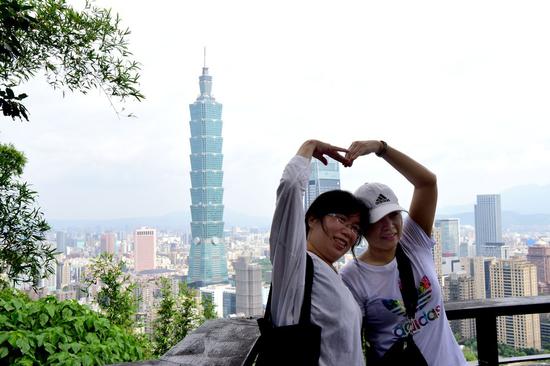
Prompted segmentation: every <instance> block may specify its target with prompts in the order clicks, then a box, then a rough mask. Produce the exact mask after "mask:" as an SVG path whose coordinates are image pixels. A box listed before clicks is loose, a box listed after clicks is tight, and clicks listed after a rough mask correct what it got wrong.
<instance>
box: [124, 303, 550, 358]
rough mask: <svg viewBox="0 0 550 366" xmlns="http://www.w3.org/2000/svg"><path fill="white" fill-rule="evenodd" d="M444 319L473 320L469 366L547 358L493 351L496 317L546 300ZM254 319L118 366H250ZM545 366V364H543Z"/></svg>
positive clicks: (210, 324) (549, 308)
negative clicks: (474, 349)
mask: <svg viewBox="0 0 550 366" xmlns="http://www.w3.org/2000/svg"><path fill="white" fill-rule="evenodd" d="M445 308H446V313H447V317H448V318H449V320H453V319H467V318H474V319H475V320H476V328H477V349H478V361H475V362H470V363H469V364H470V365H480V366H497V365H503V364H513V363H518V364H520V363H521V364H522V365H542V364H543V363H539V362H540V361H542V360H549V359H550V355H548V354H546V355H535V356H525V357H511V358H502V357H499V355H498V348H497V345H498V344H497V321H496V318H497V317H498V316H506V315H518V314H536V313H550V296H533V297H514V298H502V299H486V300H470V301H462V302H454V303H447V304H445ZM259 335H260V334H259V329H258V325H257V322H256V319H250V318H248V319H244V318H238V319H214V320H209V321H207V322H206V323H204V324H203V325H202V326H201V327H199V328H198V329H196V330H195V331H194V332H193V333H191V334H189V335H188V336H187V337H185V339H183V340H182V341H181V342H179V343H178V344H177V345H176V346H174V347H173V348H172V349H171V350H170V351H168V352H167V353H166V354H165V355H164V356H162V357H161V358H160V359H158V360H152V361H140V362H133V363H132V362H131V363H124V364H118V365H120V366H122V365H124V366H130V365H135V366H149V365H150V366H251V365H253V360H254V358H255V356H256V352H257V351H256V349H255V347H254V346H255V344H256V340H257V338H258V336H259ZM544 364H545V365H548V363H544Z"/></svg>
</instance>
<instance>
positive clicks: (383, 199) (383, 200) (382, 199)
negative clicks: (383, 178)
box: [374, 193, 390, 205]
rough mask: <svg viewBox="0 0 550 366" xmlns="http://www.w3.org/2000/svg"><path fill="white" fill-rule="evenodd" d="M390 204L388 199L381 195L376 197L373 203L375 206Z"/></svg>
mask: <svg viewBox="0 0 550 366" xmlns="http://www.w3.org/2000/svg"><path fill="white" fill-rule="evenodd" d="M386 202H390V200H389V199H388V197H386V196H384V195H383V194H382V193H380V194H379V195H378V198H376V201H375V202H374V203H375V204H376V205H379V204H381V203H386Z"/></svg>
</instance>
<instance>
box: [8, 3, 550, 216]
mask: <svg viewBox="0 0 550 366" xmlns="http://www.w3.org/2000/svg"><path fill="white" fill-rule="evenodd" d="M98 4H100V5H104V6H107V7H112V8H113V11H115V12H118V13H119V14H120V16H121V18H122V20H123V24H124V25H126V26H128V27H130V29H131V30H132V34H131V36H130V48H131V50H132V51H133V52H134V55H135V57H136V59H137V60H139V61H140V62H141V63H142V65H143V67H142V84H141V85H142V91H143V93H144V94H145V95H146V97H147V99H146V100H145V101H143V102H142V103H140V104H137V103H128V104H126V109H127V110H128V111H131V112H133V113H134V114H136V115H137V116H138V118H121V119H119V118H117V116H116V114H115V113H114V112H113V110H112V109H111V107H110V105H109V103H108V101H107V99H106V98H105V97H104V96H102V95H101V94H100V93H99V92H97V93H91V94H90V95H87V96H81V95H67V96H66V97H65V98H63V97H62V95H61V93H60V92H58V91H54V90H52V89H50V88H49V87H48V86H47V85H46V84H45V82H43V81H42V80H39V79H37V80H35V81H33V82H32V83H31V84H28V85H27V86H26V87H25V90H24V91H25V92H27V93H28V94H29V95H30V97H29V98H28V102H27V104H28V107H29V109H30V111H31V122H29V123H20V122H12V121H11V120H7V119H4V121H2V127H1V128H0V141H1V142H4V143H5V142H11V143H13V144H14V145H15V146H16V147H17V148H19V149H20V150H22V151H24V152H25V153H26V155H27V157H28V159H29V162H28V164H27V168H26V172H25V179H27V180H28V181H29V182H31V183H32V184H33V185H34V187H35V189H36V190H37V191H38V192H39V194H40V204H41V206H42V208H43V209H44V211H45V212H46V214H47V217H48V218H57V219H69V218H75V219H81V218H117V217H134V216H148V215H161V214H165V213H170V212H173V211H179V210H187V209H188V207H189V204H190V197H189V187H190V179H189V169H190V164H189V154H190V147H189V136H190V132H189V119H190V117H189V107H188V104H190V103H192V102H193V101H194V100H195V98H196V97H197V95H198V91H199V89H198V76H199V74H200V73H201V68H202V64H203V46H206V47H207V66H208V67H209V68H210V74H211V75H213V78H214V79H213V94H214V96H215V97H216V98H217V100H218V101H219V102H221V103H223V105H224V111H223V121H224V129H223V135H224V146H223V152H224V155H225V160H224V171H225V178H224V187H225V197H224V203H225V205H226V207H227V208H228V209H231V210H233V211H239V212H243V213H248V214H257V215H259V216H266V217H269V216H271V212H272V210H273V207H274V198H275V189H276V186H277V183H278V180H279V177H280V174H281V172H282V169H283V167H284V165H285V163H286V162H287V161H288V159H289V158H290V157H291V156H292V155H293V154H294V153H295V151H296V149H297V148H298V146H299V145H300V143H301V142H302V141H304V140H305V139H308V138H317V139H321V140H326V141H328V142H330V143H333V144H335V145H341V146H344V147H346V146H348V145H349V144H350V143H351V142H352V141H353V140H357V139H384V140H386V141H387V142H388V143H389V144H390V145H392V146H394V147H396V148H398V149H400V150H402V151H403V152H405V153H408V154H409V155H411V156H412V157H414V158H416V159H417V160H419V161H420V162H421V163H423V164H424V165H426V166H427V167H429V168H430V169H431V170H432V171H433V172H435V173H436V174H437V176H438V179H439V190H440V199H439V206H440V207H441V206H448V205H455V204H473V203H474V201H475V195H476V194H480V193H498V192H501V191H502V190H504V189H507V188H509V187H512V186H516V185H522V184H532V183H535V184H544V185H546V184H550V169H549V167H550V134H549V133H548V132H549V117H550V108H549V105H550V104H549V100H550V22H549V21H548V19H550V2H547V1H529V2H518V1H479V0H477V1H460V2H448V1H423V2H411V1H376V2H374V1H347V0H346V1H338V2H335V1H331V2H327V1H296V0H294V1H286V0H284V1H276V2H265V1H258V0H255V1H242V0H233V1H161V0H158V1H155V2H152V1H135V0H133V1H130V0H117V1H106V0H105V1H98ZM21 91H23V88H21ZM341 180H342V187H343V188H344V189H348V190H352V191H353V190H355V188H356V187H357V186H359V185H360V184H362V183H363V182H365V181H382V182H385V183H387V184H389V185H390V186H392V187H393V188H394V189H395V191H396V193H397V194H398V196H399V197H400V198H401V200H402V203H403V204H404V205H408V201H409V200H410V195H411V193H412V189H411V187H410V186H409V185H408V183H407V182H406V181H405V180H404V178H402V177H401V176H400V175H399V174H398V173H396V172H395V171H393V170H392V169H391V168H389V167H388V166H387V164H385V163H384V162H383V161H382V160H380V159H378V158H376V157H375V156H368V157H364V158H362V159H360V160H358V161H356V163H355V165H354V166H353V167H352V168H351V169H343V170H342V172H341Z"/></svg>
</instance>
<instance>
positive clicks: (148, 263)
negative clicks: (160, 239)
mask: <svg viewBox="0 0 550 366" xmlns="http://www.w3.org/2000/svg"><path fill="white" fill-rule="evenodd" d="M156 253H157V231H156V230H155V229H151V228H141V229H138V230H136V231H135V233H134V270H135V271H136V272H139V271H145V270H149V269H155V260H156V255H157V254H156Z"/></svg>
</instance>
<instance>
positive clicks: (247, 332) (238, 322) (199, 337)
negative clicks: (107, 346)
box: [117, 318, 260, 366]
mask: <svg viewBox="0 0 550 366" xmlns="http://www.w3.org/2000/svg"><path fill="white" fill-rule="evenodd" d="M259 335H260V332H259V329H258V323H257V322H256V319H245V318H237V319H214V320H208V321H207V322H205V323H204V324H203V325H201V326H200V327H199V328H197V329H195V331H193V333H191V334H189V335H187V337H185V338H184V339H183V340H182V341H181V342H179V343H178V344H176V345H175V346H174V347H173V348H172V349H170V350H169V351H168V352H166V354H164V356H162V357H161V358H160V359H158V360H151V361H139V362H127V363H121V364H117V365H118V366H122V365H124V366H133V365H135V366H242V365H245V364H250V363H251V362H250V361H249V359H251V358H252V356H253V355H252V352H251V351H252V350H253V348H254V345H255V343H256V339H257V338H258V336H259Z"/></svg>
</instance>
